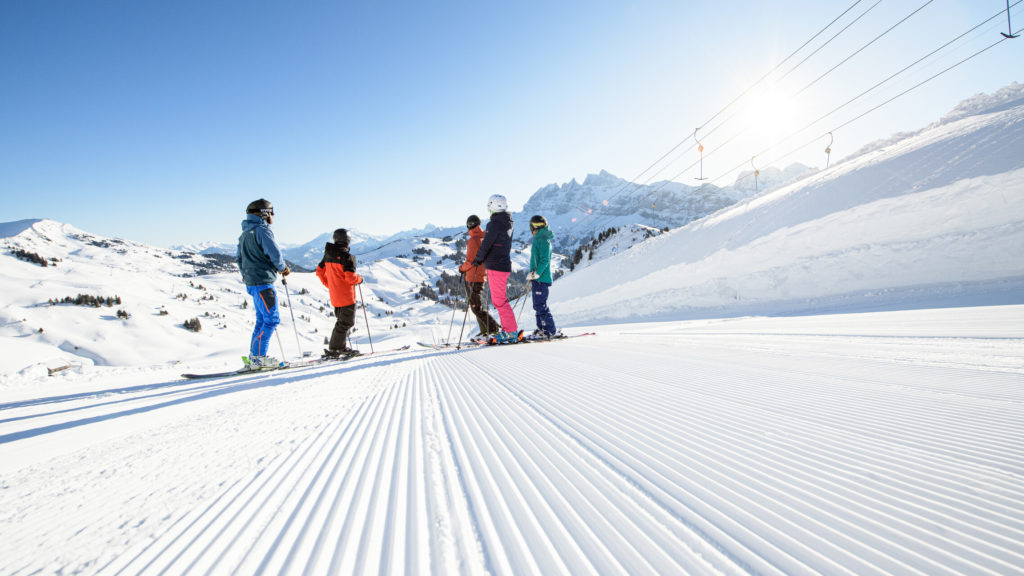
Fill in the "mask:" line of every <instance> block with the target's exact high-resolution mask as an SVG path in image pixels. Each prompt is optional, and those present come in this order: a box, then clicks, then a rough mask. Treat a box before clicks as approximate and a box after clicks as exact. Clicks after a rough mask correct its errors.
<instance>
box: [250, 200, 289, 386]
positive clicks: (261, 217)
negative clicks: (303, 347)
mask: <svg viewBox="0 0 1024 576" xmlns="http://www.w3.org/2000/svg"><path fill="white" fill-rule="evenodd" d="M245 214H246V216H245V220H243V221H242V235H241V236H239V237H238V269H239V270H240V271H241V272H242V280H243V281H244V282H245V289H246V291H247V292H248V293H249V294H250V295H251V296H252V300H253V304H254V307H255V308H256V327H255V328H254V329H253V332H252V340H251V341H250V342H249V363H250V365H252V366H255V367H260V366H273V365H276V364H279V361H278V360H277V359H276V358H272V357H270V356H267V348H268V347H269V346H270V337H271V336H273V334H274V329H275V328H276V327H277V325H278V324H280V323H281V315H280V314H279V313H278V309H277V291H276V290H275V289H274V281H275V280H277V273H278V272H280V273H281V276H287V275H288V274H290V273H291V270H289V269H288V265H287V264H285V262H284V256H282V255H281V248H280V247H279V246H278V245H277V240H275V239H274V232H273V230H271V229H270V225H271V224H273V223H274V206H273V204H271V203H270V202H269V201H267V200H264V199H262V198H260V199H259V200H255V201H253V202H251V203H250V204H249V206H248V207H246V209H245Z"/></svg>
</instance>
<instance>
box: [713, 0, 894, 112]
mask: <svg viewBox="0 0 1024 576" xmlns="http://www.w3.org/2000/svg"><path fill="white" fill-rule="evenodd" d="M863 1H864V0H857V1H856V2H854V3H853V4H851V5H850V7H849V8H847V9H846V10H843V12H842V13H840V14H839V16H836V17H835V18H834V19H833V20H832V21H831V22H829V23H828V24H826V25H825V27H824V28H822V29H821V30H818V32H816V33H815V34H814V36H811V37H810V39H808V40H807V41H806V42H804V43H803V44H801V45H800V47H799V48H797V49H796V50H794V51H793V52H791V53H790V54H789V56H786V57H785V58H783V59H782V60H781V61H780V62H779V63H778V64H776V65H775V66H774V67H772V69H771V70H769V71H768V72H767V73H765V75H764V76H761V77H760V78H759V79H757V80H756V81H755V82H754V83H753V84H751V85H750V86H748V87H747V88H746V89H745V90H744V91H743V92H740V94H739V95H738V96H736V97H735V98H733V99H732V100H731V101H730V102H729V103H728V104H726V105H725V106H723V107H722V109H721V110H719V111H718V112H715V114H714V115H713V116H711V118H708V119H707V120H706V121H704V123H703V124H701V127H703V126H707V125H708V124H710V123H711V122H712V121H713V120H714V119H715V118H718V117H719V116H720V115H721V114H722V112H725V111H726V110H728V109H729V108H731V107H732V106H733V105H734V104H736V103H737V102H739V101H740V100H741V99H743V97H744V96H746V95H747V93H748V92H750V91H751V90H753V89H754V88H755V87H756V86H757V85H758V84H760V83H761V82H763V81H764V80H765V79H766V78H768V77H769V76H771V75H772V74H774V73H775V71H776V70H778V69H779V68H780V67H781V66H782V65H783V64H785V63H786V62H788V61H789V59H790V58H792V57H793V56H796V54H797V53H798V52H800V51H801V50H803V49H804V48H806V47H807V45H808V44H810V43H811V42H813V41H814V40H815V39H816V38H817V37H818V36H821V35H822V34H824V33H825V31H826V30H828V29H829V28H831V27H832V25H833V24H835V23H836V22H838V21H839V20H840V19H841V18H842V17H843V16H846V14H847V13H848V12H849V11H850V10H853V9H854V8H855V7H856V6H857V5H858V4H860V3H861V2H863ZM878 1H879V2H881V1H882V0H878ZM869 10H870V8H869ZM834 39H835V36H833V37H832V40H834ZM832 40H829V42H831V41H832ZM826 44H827V42H826ZM818 50H821V48H820V47H819V48H818ZM815 52H817V50H816V51H815ZM806 61H807V59H806V58H805V59H804V60H802V61H801V62H800V64H803V63H804V62H806ZM800 64H797V66H794V67H793V70H795V69H796V68H797V67H799V66H800ZM793 70H790V72H792V71H793ZM787 74H788V72H787Z"/></svg>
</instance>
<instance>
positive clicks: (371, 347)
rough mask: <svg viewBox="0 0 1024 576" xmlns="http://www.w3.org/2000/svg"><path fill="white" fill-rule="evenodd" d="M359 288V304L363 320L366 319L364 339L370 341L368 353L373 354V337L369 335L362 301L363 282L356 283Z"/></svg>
mask: <svg viewBox="0 0 1024 576" xmlns="http://www.w3.org/2000/svg"><path fill="white" fill-rule="evenodd" d="M356 288H359V305H360V306H362V307H363V320H366V339H367V340H369V341H370V354H373V337H372V336H370V318H369V317H368V316H367V315H366V304H365V303H364V302H363V283H362V282H360V283H359V284H356Z"/></svg>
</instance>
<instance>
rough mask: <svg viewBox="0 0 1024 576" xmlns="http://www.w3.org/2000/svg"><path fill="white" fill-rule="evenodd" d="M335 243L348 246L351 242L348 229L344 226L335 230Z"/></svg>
mask: <svg viewBox="0 0 1024 576" xmlns="http://www.w3.org/2000/svg"><path fill="white" fill-rule="evenodd" d="M334 243H335V244H340V245H342V246H348V243H349V237H348V230H345V229H344V228H338V229H337V230H335V231H334Z"/></svg>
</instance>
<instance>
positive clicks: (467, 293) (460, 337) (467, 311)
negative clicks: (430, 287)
mask: <svg viewBox="0 0 1024 576" xmlns="http://www.w3.org/2000/svg"><path fill="white" fill-rule="evenodd" d="M462 281H463V283H465V281H466V275H465V274H463V275H462ZM466 318H469V289H468V288H467V289H466V314H465V315H463V316H462V329H461V330H459V343H458V344H456V345H455V349H456V350H461V349H462V334H463V333H464V332H465V331H466Z"/></svg>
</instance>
